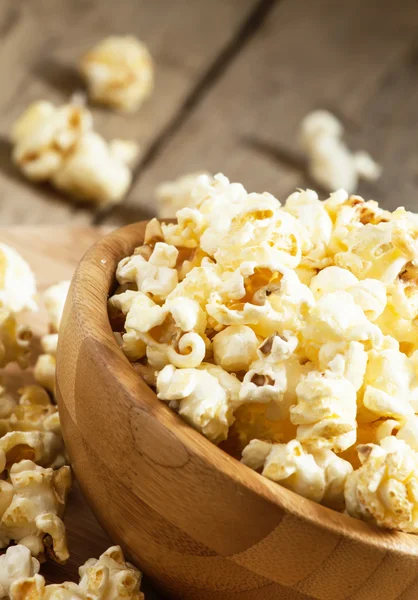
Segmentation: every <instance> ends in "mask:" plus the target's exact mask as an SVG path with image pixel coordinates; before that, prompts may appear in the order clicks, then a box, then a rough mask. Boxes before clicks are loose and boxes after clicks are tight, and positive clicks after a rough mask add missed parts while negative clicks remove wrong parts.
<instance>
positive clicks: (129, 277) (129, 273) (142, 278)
mask: <svg viewBox="0 0 418 600" xmlns="http://www.w3.org/2000/svg"><path fill="white" fill-rule="evenodd" d="M171 247H172V246H170V248H171ZM174 250H176V248H174ZM154 252H155V250H154ZM159 252H161V251H159V250H157V253H159ZM165 253H167V249H165ZM151 258H152V257H151ZM160 259H161V257H160ZM165 259H166V262H167V261H169V259H168V257H167V256H166V257H165ZM169 264H173V261H172V260H171V261H169ZM116 277H117V279H118V281H119V283H121V284H124V283H135V284H136V286H137V288H138V290H139V291H140V292H144V293H149V294H151V295H152V296H153V297H156V298H158V299H165V298H167V296H168V295H169V294H170V292H172V291H173V290H174V288H175V287H176V285H177V283H178V274H177V270H176V269H175V268H174V267H173V266H171V267H169V266H166V265H161V266H160V265H158V261H157V264H155V262H150V261H147V260H145V259H144V258H143V257H142V256H141V255H140V254H136V255H134V256H131V257H128V259H123V260H121V261H120V263H119V265H118V268H117V271H116Z"/></svg>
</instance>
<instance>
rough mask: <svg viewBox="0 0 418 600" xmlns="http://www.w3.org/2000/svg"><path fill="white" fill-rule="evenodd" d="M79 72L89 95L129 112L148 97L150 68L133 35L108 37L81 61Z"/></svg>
mask: <svg viewBox="0 0 418 600" xmlns="http://www.w3.org/2000/svg"><path fill="white" fill-rule="evenodd" d="M80 72H81V74H82V75H83V77H84V79H85V80H86V84H87V87H88V92H89V96H90V98H91V99H92V100H93V101H94V102H98V103H100V104H106V105H108V106H110V107H112V108H115V109H118V110H122V111H127V112H133V111H135V110H137V109H138V108H139V106H140V105H141V104H142V102H143V101H144V100H145V99H146V98H147V97H148V96H149V94H150V93H151V91H152V88H153V85H154V69H153V64H152V60H151V56H150V54H149V52H148V50H147V48H146V46H145V45H144V44H143V43H141V42H140V41H139V40H137V39H136V38H135V37H134V36H109V37H107V38H105V39H104V40H102V41H101V42H100V43H99V44H97V46H95V47H94V48H92V49H91V50H90V51H89V52H88V53H87V54H86V55H85V56H84V57H83V59H82V60H81V63H80Z"/></svg>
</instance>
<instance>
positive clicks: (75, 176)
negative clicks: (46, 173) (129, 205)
mask: <svg viewBox="0 0 418 600" xmlns="http://www.w3.org/2000/svg"><path fill="white" fill-rule="evenodd" d="M124 161H125V157H124V156H123V155H122V156H121V154H120V153H119V152H113V153H112V148H111V146H109V144H108V143H107V142H106V141H105V140H104V139H103V138H102V137H101V136H100V135H98V134H97V133H94V132H89V133H87V134H85V135H83V136H82V137H81V138H80V139H79V141H78V144H77V146H76V147H75V149H74V151H73V152H72V153H71V154H70V155H69V156H68V157H67V159H66V160H65V162H64V163H63V165H62V166H61V168H60V169H59V170H58V171H56V172H55V173H54V174H53V176H52V178H51V182H52V184H53V185H55V187H57V188H58V189H59V190H61V191H63V192H65V193H67V194H69V195H70V196H73V197H75V198H77V199H78V200H82V201H88V202H94V203H95V204H98V205H109V204H116V203H118V202H120V201H121V200H122V199H123V198H124V196H125V195H126V193H127V191H128V189H129V186H130V185H131V182H132V173H131V169H130V168H129V166H128V165H127V164H126V163H125V162H124ZM129 162H131V161H130V160H129Z"/></svg>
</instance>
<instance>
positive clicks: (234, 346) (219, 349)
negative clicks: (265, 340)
mask: <svg viewBox="0 0 418 600" xmlns="http://www.w3.org/2000/svg"><path fill="white" fill-rule="evenodd" d="M257 347H258V339H257V336H256V334H255V333H254V331H253V330H252V329H250V327H247V326H246V325H231V326H230V327H227V328H226V329H224V330H223V331H221V332H219V333H218V334H216V335H215V337H214V338H213V357H214V360H215V363H216V364H217V365H220V366H221V367H222V368H223V369H225V370H226V371H247V370H248V368H249V366H250V364H251V363H252V362H253V361H254V360H255V359H256V358H257Z"/></svg>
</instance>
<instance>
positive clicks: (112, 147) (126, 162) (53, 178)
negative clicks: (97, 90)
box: [11, 101, 138, 205]
mask: <svg viewBox="0 0 418 600" xmlns="http://www.w3.org/2000/svg"><path fill="white" fill-rule="evenodd" d="M11 137H12V142H13V144H14V149H13V160H14V162H15V163H16V165H17V166H18V167H19V168H20V169H21V171H22V172H23V174H24V175H25V176H26V177H27V178H28V179H31V180H33V181H44V182H47V181H48V182H50V183H51V184H52V185H54V186H55V187H57V188H58V189H59V190H61V191H63V192H64V193H67V194H69V195H70V196H74V197H76V198H78V199H80V200H83V201H88V202H94V203H96V204H98V205H108V204H114V203H117V202H120V201H121V200H122V199H123V197H124V195H125V194H126V192H127V190H128V188H129V186H130V184H131V180H132V173H131V168H130V167H131V166H132V163H133V161H134V159H135V157H136V155H137V154H138V146H137V144H135V143H134V142H128V141H123V140H113V141H112V142H110V143H107V142H106V141H105V140H104V139H103V138H102V137H101V136H100V135H99V134H97V133H95V132H94V131H93V119H92V115H91V113H90V111H89V110H88V109H87V108H86V107H84V106H82V105H81V104H80V103H77V102H76V101H73V102H70V103H68V104H65V105H63V106H61V107H58V108H56V107H55V106H53V105H52V104H50V103H49V102H37V103H35V104H33V105H31V106H30V107H29V108H28V109H27V110H26V112H25V113H24V114H23V115H22V116H21V117H20V119H18V121H17V122H16V123H15V125H14V127H13V130H12V135H11Z"/></svg>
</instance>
